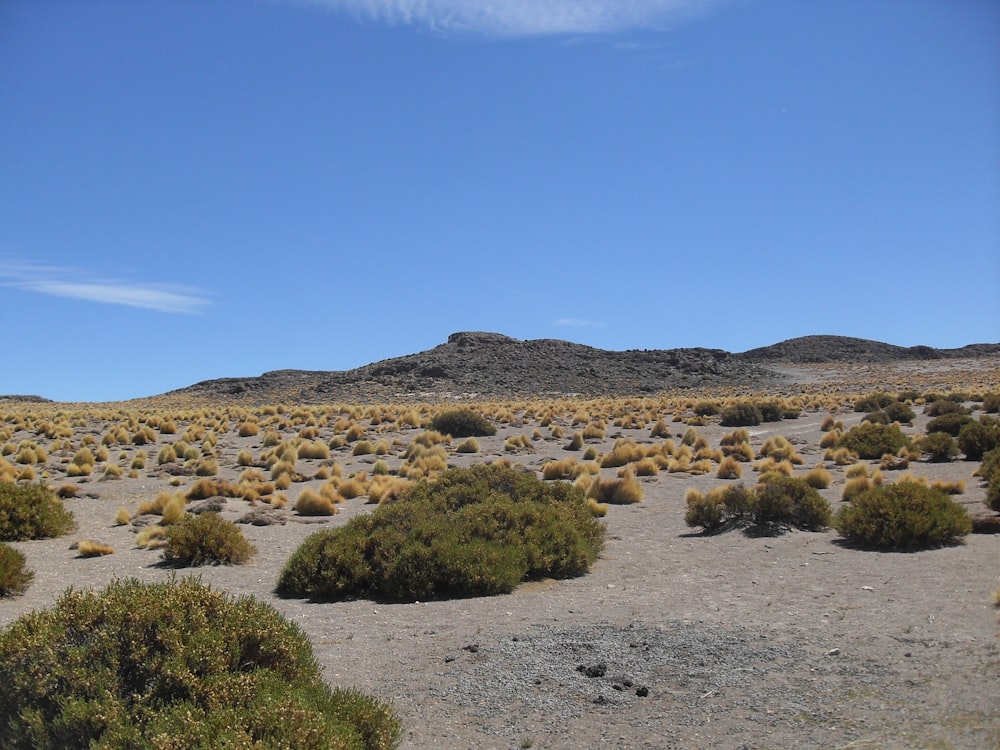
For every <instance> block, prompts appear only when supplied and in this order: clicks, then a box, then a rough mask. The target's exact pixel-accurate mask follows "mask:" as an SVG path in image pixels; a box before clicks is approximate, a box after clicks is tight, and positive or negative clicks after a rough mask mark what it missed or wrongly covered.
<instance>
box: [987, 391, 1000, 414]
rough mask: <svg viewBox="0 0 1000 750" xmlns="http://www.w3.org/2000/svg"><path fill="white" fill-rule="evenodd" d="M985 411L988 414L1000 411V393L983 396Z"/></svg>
mask: <svg viewBox="0 0 1000 750" xmlns="http://www.w3.org/2000/svg"><path fill="white" fill-rule="evenodd" d="M983 411H985V412H987V413H988V414H996V413H997V412H1000V393H987V394H986V395H985V396H983Z"/></svg>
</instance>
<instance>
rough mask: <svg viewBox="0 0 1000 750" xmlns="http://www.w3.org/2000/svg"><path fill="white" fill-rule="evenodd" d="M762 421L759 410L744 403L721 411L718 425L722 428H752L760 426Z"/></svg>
mask: <svg viewBox="0 0 1000 750" xmlns="http://www.w3.org/2000/svg"><path fill="white" fill-rule="evenodd" d="M762 419H763V415H762V414H761V413H760V409H758V408H757V406H756V405H755V404H751V403H749V402H746V401H744V402H742V403H738V404H733V405H732V406H727V407H726V408H725V409H723V410H722V419H721V421H720V424H721V425H722V426H723V427H752V426H754V425H758V424H760V423H761V420H762Z"/></svg>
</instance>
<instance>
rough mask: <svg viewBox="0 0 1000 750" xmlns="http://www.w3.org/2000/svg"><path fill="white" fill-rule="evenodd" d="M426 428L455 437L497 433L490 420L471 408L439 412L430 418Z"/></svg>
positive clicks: (482, 435) (485, 435)
mask: <svg viewBox="0 0 1000 750" xmlns="http://www.w3.org/2000/svg"><path fill="white" fill-rule="evenodd" d="M428 429H430V430H434V431H436V432H440V433H441V434H442V435H451V436H452V437H455V438H465V437H491V436H493V435H496V433H497V428H496V427H494V426H493V423H492V422H490V420H488V419H487V418H486V417H484V416H483V415H482V414H477V413H476V412H474V411H472V410H471V409H454V410H452V411H444V412H441V413H440V414H438V415H437V416H435V417H434V418H433V419H432V420H431V422H430V425H429V426H428Z"/></svg>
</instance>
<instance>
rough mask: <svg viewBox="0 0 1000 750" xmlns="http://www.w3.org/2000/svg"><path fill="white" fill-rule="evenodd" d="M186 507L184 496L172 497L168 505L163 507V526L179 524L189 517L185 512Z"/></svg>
mask: <svg viewBox="0 0 1000 750" xmlns="http://www.w3.org/2000/svg"><path fill="white" fill-rule="evenodd" d="M184 506H185V500H184V496H183V495H180V494H176V495H171V496H170V499H169V500H167V503H166V505H164V506H163V513H162V514H161V518H162V519H163V521H162V523H163V525H164V526H169V525H170V524H172V523H178V522H179V521H180V520H181V519H182V518H184V516H185V515H187V514H186V513H185V511H184Z"/></svg>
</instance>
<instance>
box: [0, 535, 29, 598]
mask: <svg viewBox="0 0 1000 750" xmlns="http://www.w3.org/2000/svg"><path fill="white" fill-rule="evenodd" d="M24 563H25V560H24V555H23V554H22V553H21V551H20V550H16V549H14V548H13V547H11V546H10V545H9V544H4V543H3V542H0V598H3V597H5V596H17V595H18V594H23V593H24V592H25V591H26V590H27V588H28V585H29V584H30V583H31V579H32V578H34V577H35V574H34V573H32V572H31V571H30V570H28V569H27V568H26V567H25V564H24Z"/></svg>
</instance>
